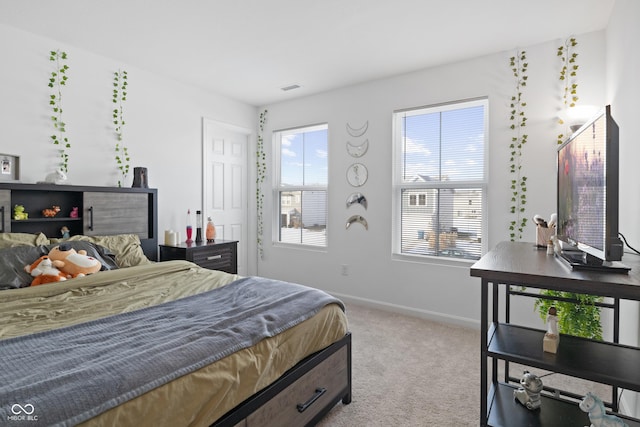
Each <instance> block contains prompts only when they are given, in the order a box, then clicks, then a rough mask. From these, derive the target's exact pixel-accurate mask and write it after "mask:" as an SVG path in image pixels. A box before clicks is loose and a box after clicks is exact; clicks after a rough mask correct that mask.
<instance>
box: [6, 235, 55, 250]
mask: <svg viewBox="0 0 640 427" xmlns="http://www.w3.org/2000/svg"><path fill="white" fill-rule="evenodd" d="M48 244H49V239H48V238H47V236H45V235H44V234H42V233H40V234H30V233H0V248H11V247H14V246H40V245H48Z"/></svg>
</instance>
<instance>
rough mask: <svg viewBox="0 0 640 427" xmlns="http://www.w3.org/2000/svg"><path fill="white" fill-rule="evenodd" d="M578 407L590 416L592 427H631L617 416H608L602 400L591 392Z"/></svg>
mask: <svg viewBox="0 0 640 427" xmlns="http://www.w3.org/2000/svg"><path fill="white" fill-rule="evenodd" d="M578 406H580V409H581V410H582V411H583V412H586V413H588V414H589V421H591V427H629V425H628V424H627V423H625V422H624V421H623V420H621V419H620V418H618V417H616V416H615V415H609V414H607V412H606V411H605V410H604V403H602V400H601V399H600V398H599V397H598V396H596V395H595V394H593V393H591V392H589V393H587V395H586V396H585V397H584V399H582V401H581V402H580V404H579V405H578Z"/></svg>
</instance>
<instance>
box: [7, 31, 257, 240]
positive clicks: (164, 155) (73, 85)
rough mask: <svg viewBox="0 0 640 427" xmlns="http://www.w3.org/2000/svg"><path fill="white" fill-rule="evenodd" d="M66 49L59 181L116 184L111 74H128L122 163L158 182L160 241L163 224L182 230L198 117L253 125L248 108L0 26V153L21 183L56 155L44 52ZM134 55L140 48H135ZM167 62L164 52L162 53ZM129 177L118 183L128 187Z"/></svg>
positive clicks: (191, 194)
mask: <svg viewBox="0 0 640 427" xmlns="http://www.w3.org/2000/svg"><path fill="white" fill-rule="evenodd" d="M56 49H60V50H63V51H66V52H67V54H68V55H69V60H68V61H67V64H68V65H69V67H70V69H69V71H68V75H69V82H68V86H67V87H66V88H65V89H64V91H63V103H64V120H65V121H66V123H67V134H68V137H69V140H70V142H71V145H72V147H71V149H70V150H68V153H69V156H70V160H69V173H68V183H70V184H75V185H98V186H115V185H117V182H118V177H117V174H116V172H117V169H116V163H115V151H114V150H115V143H116V140H115V136H114V133H113V128H112V125H111V110H112V109H113V103H112V102H111V94H112V78H113V72H114V71H117V70H118V69H119V68H122V69H126V70H127V71H128V74H129V80H128V81H129V94H128V95H129V96H128V100H127V101H126V103H125V121H126V122H127V124H126V126H125V129H124V135H125V143H126V145H127V146H128V149H129V154H130V156H131V167H132V168H133V167H134V166H144V167H147V169H148V178H149V186H150V187H153V188H157V189H158V199H159V202H158V208H159V215H158V222H159V224H158V230H159V234H160V236H159V241H160V242H162V241H163V239H164V237H163V236H164V235H163V234H162V230H165V229H169V228H173V229H176V230H180V231H181V232H182V235H183V236H184V231H183V229H184V227H185V219H186V211H187V208H191V209H192V210H194V211H195V209H197V208H198V207H200V205H201V197H202V189H201V187H202V186H201V134H202V130H201V128H202V124H201V122H202V117H203V116H204V117H208V118H212V119H215V120H217V121H220V122H226V123H230V124H234V125H237V126H240V127H244V128H250V129H253V128H255V126H256V122H257V116H256V112H257V110H256V108H255V107H252V106H249V105H246V104H244V103H241V102H237V101H235V100H231V99H228V98H224V97H222V96H219V95H217V94H214V93H211V92H207V91H205V90H203V89H199V88H195V87H192V86H188V85H184V84H181V83H179V82H176V81H172V80H168V79H164V78H162V77H159V76H158V75H157V74H154V73H150V72H147V71H144V70H140V69H137V68H134V67H131V66H129V65H127V64H122V63H119V62H117V61H115V60H112V59H109V58H105V57H101V56H97V55H95V54H92V53H91V52H87V51H84V50H82V49H78V48H76V47H74V46H69V45H64V44H62V43H59V42H57V41H55V40H50V39H46V38H42V37H40V36H36V35H33V34H30V33H27V32H24V31H21V30H16V29H14V28H11V27H8V26H3V25H0V50H1V51H2V52H3V57H2V66H1V67H0V82H1V83H0V87H1V88H2V92H1V96H0V117H2V126H0V153H8V154H14V155H19V156H20V161H21V181H22V182H26V183H33V182H36V181H39V180H42V179H44V177H45V175H46V174H47V173H49V172H51V171H52V170H54V169H55V168H56V166H57V164H58V163H59V161H58V153H57V151H56V148H55V146H54V145H53V144H52V143H51V142H50V140H49V135H51V134H52V133H53V132H52V131H53V127H52V124H51V122H50V120H49V116H50V115H51V112H50V107H49V104H48V102H49V91H50V89H49V87H47V83H48V79H49V74H50V72H51V71H52V69H53V68H52V63H51V62H50V61H49V51H51V50H56ZM141 54H142V53H141ZM167 66H168V67H170V66H171V58H170V56H168V57H167ZM131 182H132V176H131V175H130V176H129V179H128V182H127V183H126V185H125V186H127V187H128V186H130V185H131Z"/></svg>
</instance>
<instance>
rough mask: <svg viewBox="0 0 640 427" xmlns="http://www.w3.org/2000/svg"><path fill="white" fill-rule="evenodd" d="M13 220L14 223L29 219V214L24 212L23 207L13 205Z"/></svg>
mask: <svg viewBox="0 0 640 427" xmlns="http://www.w3.org/2000/svg"><path fill="white" fill-rule="evenodd" d="M13 219H15V220H16V221H18V220H22V219H29V214H28V213H26V212H25V211H24V206H22V205H15V206H14V207H13Z"/></svg>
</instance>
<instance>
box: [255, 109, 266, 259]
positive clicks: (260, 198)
mask: <svg viewBox="0 0 640 427" xmlns="http://www.w3.org/2000/svg"><path fill="white" fill-rule="evenodd" d="M266 121H267V110H264V111H263V112H262V113H260V118H259V122H258V128H259V132H258V138H257V139H258V141H257V144H256V145H257V147H256V169H257V178H256V205H257V206H256V208H257V212H258V252H259V253H260V258H262V257H263V254H264V248H263V246H262V243H263V240H262V236H263V233H264V217H263V209H264V193H263V192H262V184H263V183H264V180H265V178H266V177H267V155H266V153H265V151H264V138H263V132H264V124H265V123H266Z"/></svg>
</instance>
